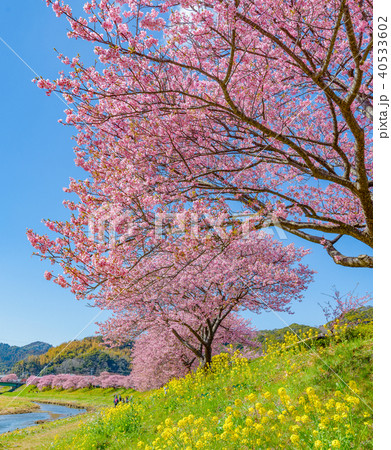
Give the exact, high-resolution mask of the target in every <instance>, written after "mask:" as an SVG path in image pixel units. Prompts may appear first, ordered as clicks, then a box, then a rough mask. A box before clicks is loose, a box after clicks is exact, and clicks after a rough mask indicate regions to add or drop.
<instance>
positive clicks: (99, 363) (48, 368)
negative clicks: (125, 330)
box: [12, 336, 131, 377]
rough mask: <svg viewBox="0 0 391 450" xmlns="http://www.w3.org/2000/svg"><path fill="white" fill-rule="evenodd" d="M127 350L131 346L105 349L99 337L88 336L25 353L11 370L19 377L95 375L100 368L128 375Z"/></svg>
mask: <svg viewBox="0 0 391 450" xmlns="http://www.w3.org/2000/svg"><path fill="white" fill-rule="evenodd" d="M130 350H131V345H128V346H122V347H120V348H117V349H109V348H107V347H105V346H104V345H103V343H102V338H101V337H100V336H99V337H88V338H85V339H82V340H80V341H71V342H65V343H63V344H61V345H59V346H57V347H52V348H50V349H49V350H48V351H47V352H46V353H44V354H42V355H39V356H29V357H28V358H26V359H24V360H23V361H19V362H17V363H16V364H15V365H14V367H13V369H12V371H13V372H14V373H16V374H17V375H19V376H23V377H26V376H29V375H39V374H41V375H47V374H58V373H68V374H80V375H99V374H100V373H101V372H104V371H107V372H112V373H117V374H121V375H129V373H130V367H129V363H130Z"/></svg>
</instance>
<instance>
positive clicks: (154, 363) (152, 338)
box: [130, 315, 259, 391]
mask: <svg viewBox="0 0 391 450" xmlns="http://www.w3.org/2000/svg"><path fill="white" fill-rule="evenodd" d="M175 329H176V331H177V333H178V334H179V335H180V336H181V340H179V339H177V337H176V335H175V334H174V333H172V329H171V328H170V327H169V326H162V325H156V323H154V324H152V325H151V326H150V327H149V328H148V330H147V331H146V332H144V333H142V334H141V336H139V338H138V339H137V340H136V342H135V344H134V347H133V349H132V372H131V375H130V378H131V379H132V381H133V383H134V387H135V388H136V389H137V390H139V391H146V390H150V389H156V388H159V387H161V386H163V385H164V384H166V383H168V382H169V381H170V380H171V379H172V378H180V377H184V376H185V375H187V374H188V373H190V372H191V371H192V370H194V369H196V368H197V367H198V364H199V360H198V359H197V355H195V353H194V352H193V351H192V350H191V349H190V348H189V347H190V346H191V347H193V348H196V349H198V350H199V351H201V350H202V345H200V342H199V341H198V340H197V338H196V337H195V336H194V334H193V333H192V332H191V331H190V330H189V328H187V327H186V326H184V325H181V324H179V325H178V324H177V325H176V326H175ZM254 337H255V331H254V330H253V329H252V328H251V327H250V326H249V323H248V321H245V320H244V319H242V318H240V317H238V316H234V315H230V316H229V317H228V318H227V320H226V321H225V323H224V327H220V328H219V329H218V331H217V333H216V336H215V338H214V342H213V346H212V349H211V353H212V355H215V354H218V353H220V352H221V351H223V350H224V349H225V347H224V345H227V344H229V343H234V344H244V345H246V346H247V347H250V348H251V349H254V348H255V347H259V346H258V345H257V343H256V342H255V341H252V340H251V339H252V338H254ZM183 341H184V342H186V343H187V344H188V345H183V344H182V342H183Z"/></svg>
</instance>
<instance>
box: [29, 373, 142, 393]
mask: <svg viewBox="0 0 391 450" xmlns="http://www.w3.org/2000/svg"><path fill="white" fill-rule="evenodd" d="M26 384H27V386H31V385H34V386H37V388H38V389H39V390H40V391H41V390H42V389H45V388H51V389H68V390H69V389H70V390H74V389H83V388H89V387H100V388H125V389H130V388H133V387H134V385H133V383H132V380H131V377H130V376H129V375H128V376H124V375H117V374H111V373H109V372H102V373H101V374H100V375H99V376H92V375H72V374H57V375H44V376H42V377H36V376H34V375H32V376H31V377H29V378H28V379H27V381H26Z"/></svg>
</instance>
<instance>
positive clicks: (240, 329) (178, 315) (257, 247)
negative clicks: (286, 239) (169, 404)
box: [95, 232, 312, 366]
mask: <svg viewBox="0 0 391 450" xmlns="http://www.w3.org/2000/svg"><path fill="white" fill-rule="evenodd" d="M306 253H307V251H306V250H303V249H297V248H295V247H294V246H293V244H291V245H289V246H285V247H284V246H283V245H282V244H281V242H279V241H276V240H275V239H273V238H272V237H271V236H270V235H267V234H266V233H263V232H252V233H250V234H249V235H248V236H247V237H246V239H243V238H242V237H241V236H239V237H237V236H235V235H234V234H233V233H231V234H230V235H229V236H228V237H227V238H226V239H225V240H224V239H222V238H221V239H219V240H214V239H210V240H209V241H208V242H207V241H206V238H205V239H203V240H201V241H200V240H196V239H194V238H192V237H189V238H186V237H181V238H177V239H176V240H175V241H174V242H171V245H170V246H168V244H167V241H165V246H164V247H163V246H162V247H160V250H159V252H157V251H155V252H154V253H153V254H152V255H151V256H149V257H145V258H144V259H142V260H139V261H138V264H137V267H133V268H132V270H131V271H130V272H129V273H128V275H127V276H126V277H117V276H116V275H115V274H114V275H113V274H112V275H111V277H108V274H105V275H104V277H105V283H104V284H102V286H101V289H100V291H99V293H97V294H96V296H95V305H97V306H100V307H101V308H105V309H109V310H112V311H113V317H112V318H111V319H109V320H108V321H107V322H106V323H104V324H102V325H101V331H102V333H103V335H104V336H105V338H106V340H107V341H111V342H112V343H115V344H120V343H122V342H124V341H127V340H135V339H137V338H138V336H139V335H140V334H141V333H143V332H145V331H147V333H148V332H151V331H150V330H151V329H153V330H156V327H157V329H163V328H168V329H169V331H170V332H171V333H172V334H173V335H174V336H175V337H176V338H177V340H178V341H179V342H180V343H181V344H182V345H183V346H184V347H186V348H187V349H188V350H190V351H191V352H192V353H193V357H194V356H195V357H196V358H197V360H198V361H199V362H200V363H201V364H202V365H204V366H205V365H209V364H210V363H211V358H212V355H213V347H214V345H215V344H216V338H218V336H219V335H220V342H221V339H223V340H224V339H227V340H228V342H235V340H236V338H237V337H241V338H242V339H243V336H245V335H246V334H247V335H248V334H249V328H248V324H246V323H244V322H241V321H240V320H239V319H238V318H236V319H235V315H236V314H237V313H239V312H240V311H244V310H246V311H252V312H255V313H260V312H262V311H263V310H269V309H270V310H274V311H289V306H290V303H291V302H292V301H294V300H300V299H301V298H302V293H303V290H305V289H306V287H307V286H308V283H309V282H310V281H311V280H312V271H311V270H309V269H308V267H307V266H304V265H302V264H300V260H301V258H302V257H303V256H304V255H305V254H306ZM102 275H103V274H102ZM102 279H103V276H102ZM113 293H115V296H114V297H113ZM184 331H185V333H184ZM155 332H156V331H155ZM148 336H149V337H148ZM153 336H154V333H152V334H151V335H148V334H147V337H144V338H143V337H142V338H141V339H142V341H141V342H145V341H146V342H147V343H148V345H149V341H148V339H149V338H150V337H152V341H153V342H155V339H154V338H153ZM229 336H231V338H230V339H229ZM169 342H171V341H170V340H169ZM140 345H142V344H140ZM156 345H157V346H158V344H157V343H156ZM154 350H155V351H156V350H157V349H154ZM184 355H186V360H187V361H189V356H188V354H187V353H184ZM190 360H191V358H190ZM190 366H191V365H190Z"/></svg>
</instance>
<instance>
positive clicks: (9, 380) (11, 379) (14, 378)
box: [1, 373, 19, 383]
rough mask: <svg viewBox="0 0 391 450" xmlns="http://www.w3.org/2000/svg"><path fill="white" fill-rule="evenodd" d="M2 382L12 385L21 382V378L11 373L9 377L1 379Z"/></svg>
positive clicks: (5, 376)
mask: <svg viewBox="0 0 391 450" xmlns="http://www.w3.org/2000/svg"><path fill="white" fill-rule="evenodd" d="M1 381H2V382H4V383H7V382H9V383H12V382H14V381H19V377H18V376H17V375H16V374H14V373H9V374H8V375H4V376H3V377H1Z"/></svg>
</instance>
